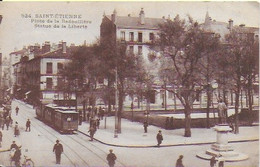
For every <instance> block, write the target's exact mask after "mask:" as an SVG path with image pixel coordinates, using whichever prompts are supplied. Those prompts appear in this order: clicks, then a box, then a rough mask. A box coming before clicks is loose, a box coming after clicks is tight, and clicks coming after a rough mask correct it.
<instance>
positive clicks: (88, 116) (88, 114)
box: [87, 112, 90, 121]
mask: <svg viewBox="0 0 260 167" xmlns="http://www.w3.org/2000/svg"><path fill="white" fill-rule="evenodd" d="M89 118H90V112H88V113H87V121H89Z"/></svg>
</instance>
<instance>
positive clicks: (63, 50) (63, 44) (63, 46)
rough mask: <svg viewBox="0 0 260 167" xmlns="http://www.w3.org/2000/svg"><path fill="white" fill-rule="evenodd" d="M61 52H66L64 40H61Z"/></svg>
mask: <svg viewBox="0 0 260 167" xmlns="http://www.w3.org/2000/svg"><path fill="white" fill-rule="evenodd" d="M62 53H66V42H62Z"/></svg>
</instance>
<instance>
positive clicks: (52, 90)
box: [13, 42, 75, 104]
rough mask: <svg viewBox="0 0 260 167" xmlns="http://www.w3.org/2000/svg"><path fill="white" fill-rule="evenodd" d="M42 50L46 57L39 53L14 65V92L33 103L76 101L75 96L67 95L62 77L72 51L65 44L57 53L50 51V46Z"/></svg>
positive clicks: (26, 57)
mask: <svg viewBox="0 0 260 167" xmlns="http://www.w3.org/2000/svg"><path fill="white" fill-rule="evenodd" d="M29 48H32V47H29ZM41 50H43V51H42V52H41V53H43V54H36V55H35V56H34V58H31V59H29V57H28V56H24V57H22V58H21V60H20V61H19V62H17V63H15V64H14V65H13V67H14V76H15V83H14V93H15V94H16V95H17V96H18V98H22V99H25V100H26V101H28V102H29V103H32V104H34V103H42V104H48V103H53V102H54V101H55V100H57V101H64V100H67V101H71V100H73V99H74V100H75V94H74V93H67V94H66V93H65V92H64V78H63V77H62V76H61V71H62V70H63V68H64V66H65V64H66V63H68V62H69V61H70V55H71V53H72V52H71V49H70V48H68V47H67V46H66V42H62V43H61V44H60V45H59V47H58V48H57V49H56V50H53V51H51V49H50V47H49V45H47V49H46V45H43V47H42V48H41ZM37 51H39V50H38V49H37Z"/></svg>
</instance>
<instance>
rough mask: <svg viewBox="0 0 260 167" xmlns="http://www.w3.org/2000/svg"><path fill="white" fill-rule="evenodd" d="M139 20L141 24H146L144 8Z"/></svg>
mask: <svg viewBox="0 0 260 167" xmlns="http://www.w3.org/2000/svg"><path fill="white" fill-rule="evenodd" d="M139 19H140V23H141V24H144V23H145V22H144V8H141V11H140V13H139Z"/></svg>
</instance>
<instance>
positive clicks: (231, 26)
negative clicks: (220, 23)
mask: <svg viewBox="0 0 260 167" xmlns="http://www.w3.org/2000/svg"><path fill="white" fill-rule="evenodd" d="M228 28H229V30H230V31H231V30H232V28H233V20H232V19H229V21H228Z"/></svg>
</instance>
